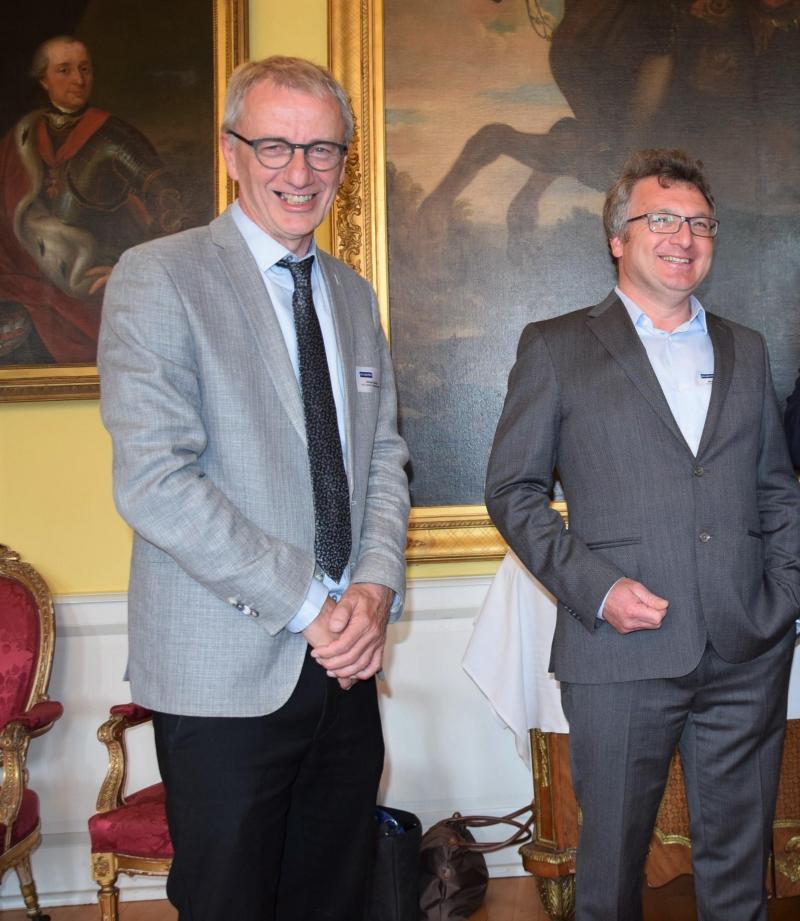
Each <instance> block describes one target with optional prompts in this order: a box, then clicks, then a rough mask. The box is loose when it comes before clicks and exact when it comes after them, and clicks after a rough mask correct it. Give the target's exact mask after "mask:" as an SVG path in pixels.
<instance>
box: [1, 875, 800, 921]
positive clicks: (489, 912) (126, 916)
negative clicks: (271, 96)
mask: <svg viewBox="0 0 800 921" xmlns="http://www.w3.org/2000/svg"><path fill="white" fill-rule="evenodd" d="M644 905H645V911H644V917H645V921H695V912H694V899H693V889H692V880H691V877H688V876H684V877H681V878H679V879H676V880H675V881H674V882H672V883H670V884H669V885H668V886H663V887H662V888H660V889H648V888H647V887H645V895H644ZM48 913H49V915H50V918H51V919H52V921H99V919H100V911H99V909H98V907H97V905H76V906H73V907H69V908H50V909H48ZM176 918H177V915H176V914H175V912H174V911H173V909H172V907H171V906H170V905H169V903H168V902H127V903H123V905H122V907H121V910H120V921H176ZM798 918H800V898H794V899H777V900H773V901H771V902H770V906H769V919H770V921H797V919H798ZM0 921H27V919H26V915H25V912H24V911H0ZM221 921H222V919H221ZM470 921H548V918H547V915H546V914H545V913H544V909H543V908H542V906H541V903H540V902H539V896H538V895H537V893H536V885H535V883H534V881H533V878H532V877H530V876H524V877H523V876H520V877H514V878H512V879H495V880H492V881H491V882H490V883H489V892H488V893H487V896H486V901H485V902H484V904H483V907H482V908H480V909H479V911H477V912H476V913H475V914H474V915H473V916H472V918H470Z"/></svg>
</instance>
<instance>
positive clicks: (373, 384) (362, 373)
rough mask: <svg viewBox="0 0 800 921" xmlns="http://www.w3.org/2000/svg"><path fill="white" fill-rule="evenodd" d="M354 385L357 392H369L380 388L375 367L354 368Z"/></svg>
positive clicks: (379, 380)
mask: <svg viewBox="0 0 800 921" xmlns="http://www.w3.org/2000/svg"><path fill="white" fill-rule="evenodd" d="M356 387H357V388H358V392H359V393H371V392H372V391H373V390H380V389H381V379H380V377H379V376H378V369H377V368H356Z"/></svg>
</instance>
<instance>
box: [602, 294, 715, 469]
mask: <svg viewBox="0 0 800 921" xmlns="http://www.w3.org/2000/svg"><path fill="white" fill-rule="evenodd" d="M587 325H588V327H589V329H590V330H591V332H592V333H594V335H595V336H597V338H598V339H599V340H600V342H602V343H603V345H604V346H605V348H606V349H607V350H608V351H609V353H610V354H611V356H612V358H614V360H615V361H616V362H617V363H618V364H619V365H620V366H621V367H622V369H623V371H624V372H625V374H626V375H627V376H628V378H629V379H630V381H631V383H632V384H633V385H634V386H635V387H636V388H637V389H638V390H639V392H640V393H641V394H642V396H643V397H644V398H645V399H646V400H647V402H648V403H649V404H650V406H651V407H652V408H653V411H654V412H655V413H656V415H657V416H658V417H659V419H661V421H662V422H663V423H664V425H666V426H667V428H668V429H669V430H670V431H671V432H672V434H673V435H674V436H675V437H676V438H677V439H678V440H679V441H680V442H681V443H682V444H684V445H685V446H686V450H687V451H689V452H690V453H691V449H690V448H689V445H688V444H686V439H685V438H684V437H683V435H682V434H681V430H680V428H679V427H678V423H677V422H676V421H675V417H674V416H673V415H672V411H671V410H670V408H669V404H668V403H667V400H666V397H665V396H664V393H663V391H662V390H661V385H660V384H659V383H658V378H657V377H656V375H655V372H654V371H653V368H652V366H651V364H650V359H649V358H648V357H647V352H646V351H645V348H644V346H643V345H642V343H641V341H640V339H639V337H638V335H637V334H636V330H635V329H634V328H633V324H632V323H631V318H630V317H629V316H628V311H627V310H626V309H625V305H624V304H623V303H622V301H621V300H620V299H619V298H618V297H617V295H616V294H615V293H614V292H613V291H612V292H611V294H609V296H608V297H607V298H606V299H605V300H604V301H603V303H602V304H598V305H597V306H596V307H593V308H592V309H591V310H590V311H589V313H588V314H587ZM712 399H713V396H712Z"/></svg>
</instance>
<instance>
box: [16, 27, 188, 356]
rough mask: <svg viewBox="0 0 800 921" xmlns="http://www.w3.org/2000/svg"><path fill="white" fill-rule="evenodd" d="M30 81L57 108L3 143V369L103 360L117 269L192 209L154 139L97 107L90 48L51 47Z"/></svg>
mask: <svg viewBox="0 0 800 921" xmlns="http://www.w3.org/2000/svg"><path fill="white" fill-rule="evenodd" d="M31 76H32V77H33V78H34V79H35V80H36V81H37V82H38V84H39V86H40V87H41V89H42V90H43V91H44V94H45V95H46V100H47V101H46V104H45V105H44V106H43V107H42V108H39V109H36V110H34V111H32V112H30V113H28V114H27V115H24V116H23V117H22V118H21V119H19V121H18V122H17V123H16V125H14V127H13V128H12V129H11V131H9V132H8V133H7V134H6V135H5V137H4V138H3V139H2V141H0V364H6V365H8V364H14V365H19V364H51V363H58V364H69V363H90V364H92V363H94V360H95V354H96V347H97V333H98V328H99V323H100V308H101V303H102V296H103V289H104V286H105V282H106V280H107V279H108V276H109V274H110V272H111V269H112V268H113V266H114V263H115V262H116V261H117V259H118V258H119V256H120V255H121V253H122V252H123V251H124V250H125V249H127V248H128V247H129V246H132V245H134V244H136V243H139V242H142V241H143V240H146V239H150V238H152V237H154V236H158V235H161V234H166V233H172V232H174V231H177V230H180V229H181V227H182V226H183V224H184V221H185V212H184V208H183V205H182V202H181V196H180V193H179V192H178V190H177V188H176V187H175V185H174V183H173V181H172V180H171V178H170V176H169V173H168V172H167V171H166V170H165V167H164V163H163V162H162V160H161V158H160V157H159V155H158V153H157V151H156V150H155V148H154V146H153V145H152V144H151V143H150V141H149V140H148V139H147V138H146V137H145V136H144V134H142V132H140V131H139V130H137V129H136V128H135V127H133V126H132V125H131V124H128V123H127V122H126V121H124V120H123V119H121V118H119V117H117V116H115V115H113V114H111V113H110V112H108V111H105V110H104V109H101V108H96V107H94V106H92V105H91V103H90V98H91V94H92V87H93V79H94V78H93V71H92V60H91V55H90V52H89V49H88V48H87V47H86V45H85V44H84V43H83V42H82V41H80V40H78V39H77V38H75V37H73V36H70V35H61V36H56V37H53V38H50V39H48V40H47V41H45V42H44V43H43V44H42V45H40V47H39V48H38V49H37V51H36V53H35V55H34V58H33V64H32V68H31Z"/></svg>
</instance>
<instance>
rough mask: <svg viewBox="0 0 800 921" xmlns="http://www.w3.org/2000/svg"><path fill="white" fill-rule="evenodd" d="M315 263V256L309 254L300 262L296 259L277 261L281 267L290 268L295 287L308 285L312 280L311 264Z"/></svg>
mask: <svg viewBox="0 0 800 921" xmlns="http://www.w3.org/2000/svg"><path fill="white" fill-rule="evenodd" d="M313 264H314V257H313V256H308V257H306V258H305V259H303V260H302V261H300V262H298V261H297V260H295V259H280V260H279V261H278V262H276V263H275V265H277V266H278V267H279V268H281V269H288V270H289V271H290V272H291V273H292V281H294V286H295V288H299V287H300V286H302V285H308V284H309V283H310V282H311V266H312V265H313Z"/></svg>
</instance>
